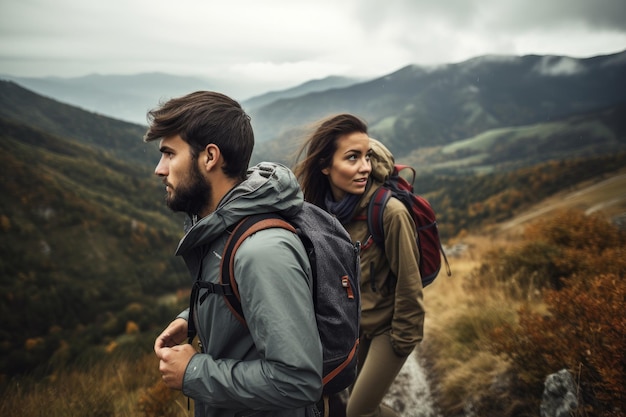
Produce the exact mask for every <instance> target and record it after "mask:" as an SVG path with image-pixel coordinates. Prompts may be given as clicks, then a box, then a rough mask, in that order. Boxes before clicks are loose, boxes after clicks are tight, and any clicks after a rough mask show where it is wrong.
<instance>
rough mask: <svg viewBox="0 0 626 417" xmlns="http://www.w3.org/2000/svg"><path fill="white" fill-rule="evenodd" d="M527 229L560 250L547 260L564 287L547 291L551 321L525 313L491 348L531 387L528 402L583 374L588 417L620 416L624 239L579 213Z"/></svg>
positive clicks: (624, 362)
mask: <svg viewBox="0 0 626 417" xmlns="http://www.w3.org/2000/svg"><path fill="white" fill-rule="evenodd" d="M527 230H528V233H527V235H526V237H527V238H528V239H533V243H532V244H539V243H538V242H539V241H542V242H544V244H548V245H551V247H555V248H556V250H554V251H552V252H550V254H549V255H548V256H547V257H546V259H547V262H548V263H550V264H551V265H552V266H554V267H555V268H554V271H557V273H558V274H560V276H558V278H560V282H561V283H562V287H561V286H557V288H555V289H550V290H546V291H545V293H544V301H545V303H546V306H547V310H548V313H547V314H539V313H537V312H536V311H533V310H532V309H531V308H530V305H527V306H524V307H522V308H520V309H519V311H518V315H519V322H518V324H517V325H513V324H508V323H505V324H503V325H502V326H500V327H498V328H496V329H495V330H494V332H493V334H492V344H491V348H492V350H493V351H494V352H495V353H497V354H504V355H506V356H507V357H508V358H509V359H510V360H511V364H512V368H513V371H514V372H515V373H516V374H517V375H518V377H519V379H520V381H521V383H522V385H523V386H526V389H525V390H524V389H522V390H521V392H519V393H520V395H527V396H528V401H532V402H538V398H540V396H541V390H542V388H543V381H544V380H545V378H546V376H547V375H548V374H550V373H553V372H556V371H558V370H560V369H562V368H567V369H569V370H570V371H571V372H572V373H574V374H575V375H577V379H578V384H579V389H580V397H581V398H580V400H581V403H582V404H584V412H585V413H586V415H589V416H596V415H597V416H614V415H618V414H619V413H620V412H622V411H624V410H621V408H620V407H623V404H626V392H625V391H624V387H625V386H626V354H625V351H624V340H626V316H625V315H624V311H626V281H625V280H624V278H625V275H626V274H625V271H626V268H625V265H626V263H625V260H624V246H625V245H624V242H625V240H624V233H623V232H622V231H620V230H619V229H617V228H616V227H614V226H612V225H610V224H609V223H608V222H606V221H605V220H603V219H601V218H599V217H592V216H584V215H582V214H580V213H576V212H566V213H560V214H559V215H557V216H556V217H555V218H552V219H547V220H545V221H542V222H539V223H537V224H536V225H534V226H533V227H531V228H529V229H527ZM526 247H528V246H526ZM520 253H524V252H523V251H522V252H520ZM554 255H558V256H554ZM503 259H508V260H509V261H510V260H511V259H515V256H508V257H507V256H504V258H503ZM504 263H505V264H506V265H507V266H508V267H509V268H510V269H512V270H514V269H515V268H513V267H512V265H511V264H509V263H507V262H504Z"/></svg>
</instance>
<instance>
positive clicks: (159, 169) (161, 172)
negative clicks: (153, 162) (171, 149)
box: [154, 158, 167, 177]
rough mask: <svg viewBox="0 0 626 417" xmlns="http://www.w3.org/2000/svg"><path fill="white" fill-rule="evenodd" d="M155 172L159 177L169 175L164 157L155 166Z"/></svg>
mask: <svg viewBox="0 0 626 417" xmlns="http://www.w3.org/2000/svg"><path fill="white" fill-rule="evenodd" d="M154 174H155V175H158V176H159V177H167V166H166V163H165V161H164V160H163V158H161V159H160V160H159V163H158V164H157V166H156V167H155V168H154Z"/></svg>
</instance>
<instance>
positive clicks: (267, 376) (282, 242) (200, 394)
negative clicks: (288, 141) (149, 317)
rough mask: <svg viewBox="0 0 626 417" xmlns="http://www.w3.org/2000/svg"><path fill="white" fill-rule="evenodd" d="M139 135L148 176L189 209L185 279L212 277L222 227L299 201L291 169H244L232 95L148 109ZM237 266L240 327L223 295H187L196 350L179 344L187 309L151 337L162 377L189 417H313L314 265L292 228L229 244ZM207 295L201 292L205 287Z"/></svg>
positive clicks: (239, 118) (293, 207) (318, 379)
mask: <svg viewBox="0 0 626 417" xmlns="http://www.w3.org/2000/svg"><path fill="white" fill-rule="evenodd" d="M148 119H149V120H150V127H149V129H148V131H147V133H146V135H145V137H144V140H145V141H146V142H150V141H155V140H159V141H160V143H159V148H160V151H161V159H160V161H159V163H158V165H157V167H156V169H155V174H156V175H158V176H159V177H161V178H162V179H163V184H165V188H166V201H167V205H168V206H169V207H170V208H171V209H172V210H174V211H183V212H185V213H187V214H188V215H189V218H190V224H188V225H187V227H186V233H185V236H184V237H183V238H182V240H181V241H180V243H179V245H178V249H177V251H176V254H177V255H182V257H183V259H184V260H185V263H186V264H187V266H188V268H189V271H190V273H191V276H192V277H193V278H194V279H195V278H196V277H197V278H198V279H200V280H202V281H208V282H214V283H215V282H219V271H220V258H221V254H222V250H223V248H224V245H225V242H226V240H227V238H228V232H229V229H230V228H231V226H233V225H234V224H236V223H237V222H238V220H240V219H241V218H243V217H246V216H248V215H251V214H256V213H262V212H279V213H282V214H284V215H285V216H287V217H289V216H290V215H293V214H294V213H296V212H298V210H300V209H301V206H302V204H303V197H302V193H301V192H300V188H299V186H298V183H297V180H296V179H295V177H294V176H293V174H292V173H291V171H289V170H288V169H287V168H285V167H283V166H280V165H275V164H269V163H264V164H259V165H258V166H256V167H254V168H253V169H251V170H248V164H249V162H250V157H251V154H252V149H253V146H254V135H253V132H252V128H251V124H250V118H249V117H248V116H247V115H246V113H245V112H244V111H243V109H242V108H241V106H240V105H239V104H238V103H237V102H236V101H234V100H232V99H230V98H229V97H226V96H224V95H222V94H219V93H215V92H206V91H199V92H195V93H192V94H189V95H186V96H184V97H181V98H177V99H172V100H170V101H168V102H166V103H165V104H164V105H162V106H161V107H160V108H157V109H155V110H152V111H150V112H149V113H148ZM234 272H235V277H236V279H237V283H238V288H239V292H240V296H241V304H242V306H243V312H244V316H245V318H246V323H247V325H244V324H242V323H240V322H239V321H238V320H237V319H236V318H235V316H234V315H233V313H232V312H231V311H230V310H229V308H228V306H227V305H226V303H225V301H224V299H223V297H222V296H221V295H217V294H208V295H206V294H204V293H203V290H200V296H199V299H197V300H195V301H193V303H194V311H195V312H194V314H193V316H194V317H193V318H191V319H193V320H194V323H195V327H196V329H197V332H198V337H199V341H200V343H201V346H202V352H200V353H199V352H197V351H196V350H195V349H194V348H193V347H192V345H190V344H181V343H183V342H185V339H186V337H187V330H188V320H189V319H190V318H189V309H187V310H185V311H183V312H182V313H181V314H180V315H179V316H178V317H177V318H176V319H175V320H174V321H173V322H172V323H171V324H170V325H169V326H168V327H167V328H166V329H165V330H164V331H163V332H162V333H161V334H160V335H159V336H158V337H157V339H156V341H155V344H154V350H155V352H156V355H157V357H158V358H159V359H160V364H159V370H160V371H161V374H162V375H163V381H164V382H165V384H166V385H167V386H168V387H170V388H172V389H178V390H182V391H183V393H184V394H185V395H187V396H189V397H191V398H193V399H194V400H195V415H196V416H290V417H293V416H314V415H317V408H316V407H315V406H314V405H312V404H314V403H316V402H317V401H318V400H319V399H320V398H321V394H322V348H321V343H320V339H319V334H318V331H317V327H316V322H315V314H314V309H313V301H312V293H311V291H312V288H311V287H312V282H311V268H310V265H309V260H308V258H307V255H306V252H305V250H304V247H303V245H302V243H301V241H300V240H299V238H298V236H297V235H295V234H294V233H292V232H289V231H287V230H284V229H279V228H274V229H267V230H262V231H259V232H257V233H256V234H254V235H252V236H251V237H249V238H248V239H246V240H245V241H244V242H243V243H242V244H241V246H240V247H239V249H238V250H237V253H236V256H235V260H234ZM203 295H204V296H203Z"/></svg>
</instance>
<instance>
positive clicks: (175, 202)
mask: <svg viewBox="0 0 626 417" xmlns="http://www.w3.org/2000/svg"><path fill="white" fill-rule="evenodd" d="M211 190H212V188H211V184H209V183H208V182H206V181H205V179H204V178H203V177H202V174H201V173H200V170H199V168H198V167H197V166H196V165H195V164H191V169H190V170H189V175H188V181H186V182H185V181H181V182H180V183H179V185H178V187H176V190H175V191H174V192H172V193H171V194H168V195H167V196H166V197H165V201H166V203H167V206H168V207H169V208H170V209H171V210H172V211H183V212H185V213H187V214H189V215H194V214H200V212H201V211H202V209H204V208H205V206H206V205H207V203H208V201H209V198H210V196H211Z"/></svg>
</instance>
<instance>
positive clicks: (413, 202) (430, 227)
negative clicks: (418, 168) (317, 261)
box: [363, 149, 452, 287]
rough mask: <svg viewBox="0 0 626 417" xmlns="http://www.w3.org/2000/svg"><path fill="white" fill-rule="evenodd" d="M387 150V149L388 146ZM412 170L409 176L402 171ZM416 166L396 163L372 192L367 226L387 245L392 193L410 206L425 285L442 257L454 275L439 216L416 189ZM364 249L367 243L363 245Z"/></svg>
mask: <svg viewBox="0 0 626 417" xmlns="http://www.w3.org/2000/svg"><path fill="white" fill-rule="evenodd" d="M385 150H386V149H385ZM401 172H402V173H405V172H409V173H410V179H406V178H405V177H403V176H401V175H400V173H401ZM414 182H415V169H413V168H412V167H410V166H407V165H398V164H393V170H392V172H391V173H390V175H389V177H388V178H387V179H386V180H385V182H384V183H383V185H382V186H381V187H380V188H379V189H378V190H376V192H375V193H374V195H373V196H372V198H371V200H370V203H369V207H368V210H367V226H368V229H369V232H370V235H371V237H372V240H373V241H374V242H375V243H376V244H377V245H379V246H380V247H383V246H384V242H385V231H384V230H383V210H384V209H385V205H386V204H387V202H388V201H389V199H390V198H391V197H395V198H397V199H398V200H400V201H401V202H402V203H404V205H405V206H406V208H407V209H408V211H409V213H410V214H411V217H412V218H413V221H414V222H415V229H416V232H417V233H416V235H417V247H418V249H419V270H420V275H421V277H422V286H423V287H426V286H427V285H429V284H431V283H432V282H433V281H434V280H435V278H437V275H438V274H439V270H440V269H441V263H442V262H441V258H442V257H443V259H444V260H445V263H446V272H447V274H448V276H450V275H452V271H451V270H450V264H449V263H448V258H447V257H446V254H445V252H444V250H443V246H442V245H441V240H440V238H439V229H438V228H437V218H436V215H435V211H434V210H433V208H432V207H431V205H430V203H429V202H428V201H427V200H426V199H425V198H423V197H421V196H419V195H416V194H415V193H414V191H413V183H414ZM363 249H365V246H364V247H363Z"/></svg>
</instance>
